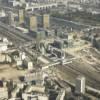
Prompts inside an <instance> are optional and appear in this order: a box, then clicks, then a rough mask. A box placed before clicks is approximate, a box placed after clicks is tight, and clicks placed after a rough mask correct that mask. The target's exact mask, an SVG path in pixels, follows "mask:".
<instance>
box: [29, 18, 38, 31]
mask: <svg viewBox="0 0 100 100" xmlns="http://www.w3.org/2000/svg"><path fill="white" fill-rule="evenodd" d="M37 27H38V26H37V17H36V16H31V17H30V18H29V29H30V30H31V31H36V30H37Z"/></svg>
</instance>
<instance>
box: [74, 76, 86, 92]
mask: <svg viewBox="0 0 100 100" xmlns="http://www.w3.org/2000/svg"><path fill="white" fill-rule="evenodd" d="M85 81H86V80H85V77H84V76H78V77H77V79H76V87H75V92H76V93H78V94H80V93H82V94H84V93H85Z"/></svg>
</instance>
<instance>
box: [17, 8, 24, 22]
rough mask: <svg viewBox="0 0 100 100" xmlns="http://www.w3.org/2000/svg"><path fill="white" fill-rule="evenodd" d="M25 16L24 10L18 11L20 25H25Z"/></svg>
mask: <svg viewBox="0 0 100 100" xmlns="http://www.w3.org/2000/svg"><path fill="white" fill-rule="evenodd" d="M24 15H25V12H24V10H23V9H20V10H19V11H18V19H19V24H22V23H24Z"/></svg>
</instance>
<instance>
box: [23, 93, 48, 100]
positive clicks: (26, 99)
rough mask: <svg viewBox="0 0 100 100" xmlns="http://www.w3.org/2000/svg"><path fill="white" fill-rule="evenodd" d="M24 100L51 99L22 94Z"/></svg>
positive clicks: (43, 95) (41, 95) (39, 95)
mask: <svg viewBox="0 0 100 100" xmlns="http://www.w3.org/2000/svg"><path fill="white" fill-rule="evenodd" d="M22 98H23V100H49V97H48V96H47V95H45V94H28V93H23V94H22Z"/></svg>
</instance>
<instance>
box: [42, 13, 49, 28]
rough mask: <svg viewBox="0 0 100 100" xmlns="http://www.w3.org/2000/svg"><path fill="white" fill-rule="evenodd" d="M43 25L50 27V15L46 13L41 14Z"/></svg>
mask: <svg viewBox="0 0 100 100" xmlns="http://www.w3.org/2000/svg"><path fill="white" fill-rule="evenodd" d="M43 27H44V28H45V29H46V28H49V27H50V16H49V15H48V14H44V15H43Z"/></svg>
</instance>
